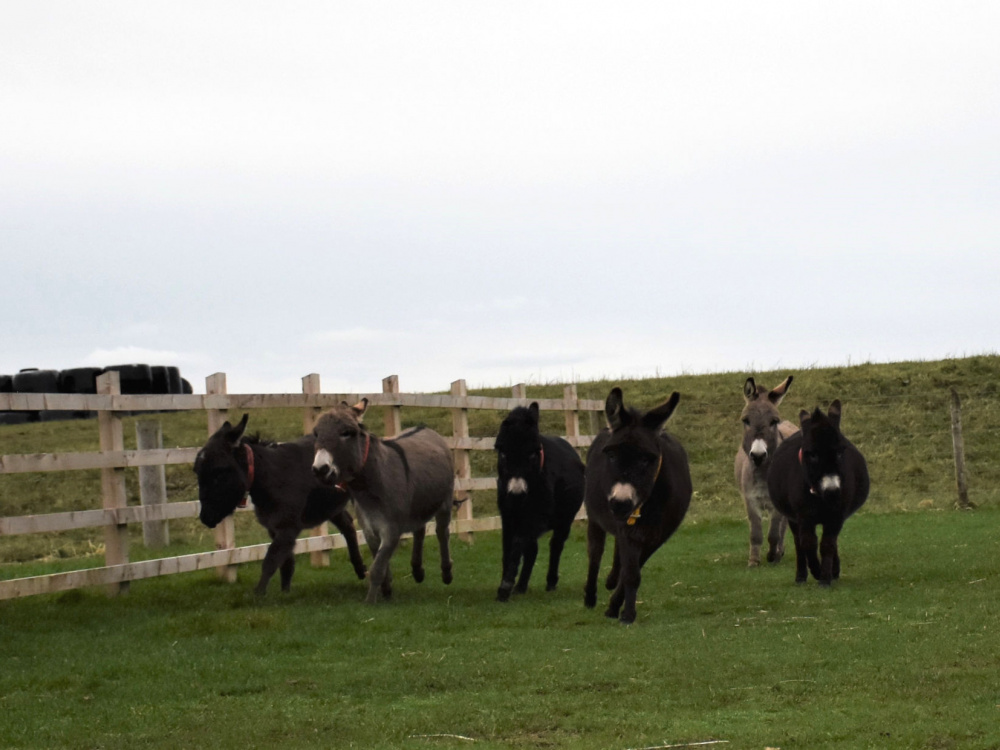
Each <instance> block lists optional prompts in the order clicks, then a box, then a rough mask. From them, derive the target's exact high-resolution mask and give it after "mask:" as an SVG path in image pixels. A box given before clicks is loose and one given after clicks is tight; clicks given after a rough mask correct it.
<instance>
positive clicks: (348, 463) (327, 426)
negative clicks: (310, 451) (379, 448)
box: [312, 398, 371, 484]
mask: <svg viewBox="0 0 1000 750" xmlns="http://www.w3.org/2000/svg"><path fill="white" fill-rule="evenodd" d="M367 409H368V399H366V398H363V399H361V401H360V402H359V403H357V404H355V405H354V406H349V405H348V403H347V402H346V401H342V402H341V403H340V404H339V405H338V406H335V407H333V408H332V409H330V411H328V412H326V413H325V414H324V415H323V416H321V417H320V418H319V420H317V422H316V427H315V428H314V429H313V436H314V437H315V438H316V454H315V456H314V457H313V465H312V468H313V473H314V474H315V475H316V477H317V478H318V479H319V480H320V481H321V482H324V483H326V484H337V483H338V482H349V481H351V480H352V479H354V478H355V477H356V476H358V475H359V474H360V473H361V470H362V469H363V468H364V465H365V462H366V461H367V460H368V448H369V446H370V442H371V436H370V435H369V434H368V431H367V430H366V429H365V426H364V425H363V424H362V423H361V419H362V417H364V415H365V411H367Z"/></svg>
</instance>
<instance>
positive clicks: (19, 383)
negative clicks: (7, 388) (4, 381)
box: [13, 367, 70, 422]
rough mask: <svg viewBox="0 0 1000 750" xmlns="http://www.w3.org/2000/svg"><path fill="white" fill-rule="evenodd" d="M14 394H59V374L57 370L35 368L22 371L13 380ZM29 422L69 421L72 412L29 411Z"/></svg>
mask: <svg viewBox="0 0 1000 750" xmlns="http://www.w3.org/2000/svg"><path fill="white" fill-rule="evenodd" d="M13 384H14V393H59V372H58V371H57V370H39V369H37V368H34V367H30V368H26V369H24V370H21V371H20V372H19V373H17V375H15V376H14V378H13ZM24 413H25V414H27V415H28V417H27V420H26V421H28V422H39V421H46V422H48V421H52V420H56V419H68V418H69V416H70V412H62V411H29V412H24Z"/></svg>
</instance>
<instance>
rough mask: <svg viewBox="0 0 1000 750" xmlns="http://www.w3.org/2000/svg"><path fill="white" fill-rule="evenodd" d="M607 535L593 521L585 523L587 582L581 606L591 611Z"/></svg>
mask: <svg viewBox="0 0 1000 750" xmlns="http://www.w3.org/2000/svg"><path fill="white" fill-rule="evenodd" d="M606 537H607V533H606V532H605V531H604V529H602V528H601V527H600V526H599V525H598V524H597V523H596V522H595V521H592V520H590V521H587V582H586V583H585V584H584V586H583V606H585V607H587V608H588V609H592V608H593V607H594V606H595V605H596V604H597V574H598V573H600V570H601V558H602V557H603V556H604V541H605V538H606Z"/></svg>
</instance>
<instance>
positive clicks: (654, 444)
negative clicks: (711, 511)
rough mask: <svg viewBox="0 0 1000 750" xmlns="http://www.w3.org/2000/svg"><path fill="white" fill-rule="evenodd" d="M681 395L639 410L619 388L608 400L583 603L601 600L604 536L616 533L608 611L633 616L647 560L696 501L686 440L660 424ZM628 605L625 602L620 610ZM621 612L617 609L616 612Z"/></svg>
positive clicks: (591, 479) (588, 495)
mask: <svg viewBox="0 0 1000 750" xmlns="http://www.w3.org/2000/svg"><path fill="white" fill-rule="evenodd" d="M679 400H680V394H678V393H674V394H673V395H671V397H670V399H669V400H668V401H666V402H665V403H663V404H661V405H660V406H657V407H656V408H655V409H653V410H651V411H648V412H645V413H642V412H639V411H637V410H635V409H626V408H625V405H624V404H623V403H622V391H621V388H613V389H612V390H611V393H610V394H609V395H608V399H607V401H606V402H605V405H604V411H605V414H606V415H607V417H608V424H609V425H610V429H607V428H606V429H604V430H602V431H601V432H600V434H598V436H597V437H596V438H594V442H593V444H592V445H591V446H590V450H589V451H588V452H587V471H586V490H585V494H584V503H585V504H586V506H587V517H588V523H587V556H588V567H587V584H586V587H585V588H584V596H583V603H584V605H586V606H587V607H593V606H594V605H595V604H596V603H597V574H598V572H599V570H600V567H601V557H602V556H603V555H604V542H605V539H606V535H607V534H611V535H613V536H614V537H615V553H614V560H613V561H612V564H611V573H610V574H609V575H608V580H607V587H608V588H609V589H614V593H613V594H612V595H611V601H610V603H609V604H608V609H607V611H606V612H605V613H604V614H605V615H607V616H608V617H618V618H619V619H620V620H621V621H622V622H623V623H631V622H635V599H636V593H637V592H638V590H639V583H640V580H641V570H642V566H643V565H644V564H645V562H646V560H648V559H649V556H650V555H652V554H653V553H654V552H655V551H656V550H657V549H659V548H660V546H661V545H662V544H663V543H664V542H665V541H667V539H669V538H670V535H671V534H673V533H674V531H676V530H677V527H678V526H680V524H681V521H682V520H683V519H684V515H685V514H686V513H687V509H688V505H689V504H690V502H691V473H690V470H689V469H688V459H687V454H686V453H685V452H684V448H683V447H681V444H680V443H679V442H677V440H676V439H675V438H673V437H671V436H670V435H667V434H666V433H664V432H662V431H661V429H660V428H661V427H662V426H663V424H664V422H666V421H667V420H668V419H669V418H670V415H671V414H673V411H674V409H675V408H676V407H677V402H678V401H679ZM623 605H624V608H623ZM619 613H620V615H619Z"/></svg>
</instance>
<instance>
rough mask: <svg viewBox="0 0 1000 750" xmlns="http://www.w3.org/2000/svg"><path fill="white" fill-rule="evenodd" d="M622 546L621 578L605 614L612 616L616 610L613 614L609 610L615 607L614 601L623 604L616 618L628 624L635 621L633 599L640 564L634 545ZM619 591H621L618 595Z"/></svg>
mask: <svg viewBox="0 0 1000 750" xmlns="http://www.w3.org/2000/svg"><path fill="white" fill-rule="evenodd" d="M622 546H623V549H622V551H621V558H622V561H621V567H622V580H621V584H620V585H619V586H618V589H617V590H616V591H615V594H614V596H613V597H612V605H611V606H610V607H609V608H608V613H607V614H608V616H609V617H614V616H615V615H616V614H617V612H615V615H613V614H611V610H612V609H613V608H615V607H614V605H615V603H618V604H623V605H624V607H623V609H622V610H621V616H620V617H619V618H618V619H619V621H621V622H622V623H624V624H625V625H630V624H631V623H633V622H635V600H636V596H637V595H638V593H639V583H640V582H641V581H642V564H641V563H640V561H639V557H640V552H639V550H638V549H636V548H635V546H634V545H631V544H625V545H622ZM619 592H621V593H620V595H619ZM619 596H620V601H619Z"/></svg>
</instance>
